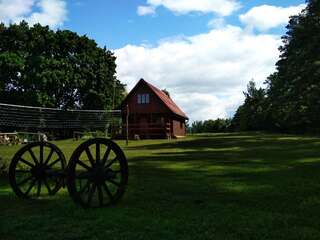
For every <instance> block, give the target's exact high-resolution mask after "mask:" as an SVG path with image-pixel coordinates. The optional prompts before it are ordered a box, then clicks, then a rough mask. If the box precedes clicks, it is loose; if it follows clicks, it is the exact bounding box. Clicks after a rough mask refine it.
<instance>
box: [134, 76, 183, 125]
mask: <svg viewBox="0 0 320 240" xmlns="http://www.w3.org/2000/svg"><path fill="white" fill-rule="evenodd" d="M141 81H143V82H144V83H145V84H147V85H148V86H149V87H150V89H151V90H152V91H153V92H154V93H155V94H156V95H157V96H158V97H159V98H160V99H161V101H162V102H163V103H164V104H165V105H166V106H167V107H168V108H169V109H170V110H171V111H172V112H173V113H174V114H177V115H178V116H181V117H183V118H186V119H188V117H187V115H186V114H185V113H184V112H183V111H182V110H181V109H180V108H179V107H178V106H177V104H175V103H174V101H173V100H172V99H171V98H170V97H169V96H168V95H167V94H165V93H164V92H163V91H162V90H160V89H159V88H157V87H155V86H153V85H152V84H151V83H148V82H147V81H145V80H144V79H140V81H139V82H141Z"/></svg>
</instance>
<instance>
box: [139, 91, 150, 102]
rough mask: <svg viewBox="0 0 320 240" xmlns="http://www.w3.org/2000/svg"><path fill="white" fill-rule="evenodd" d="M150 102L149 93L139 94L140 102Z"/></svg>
mask: <svg viewBox="0 0 320 240" xmlns="http://www.w3.org/2000/svg"><path fill="white" fill-rule="evenodd" d="M146 103H150V96H149V93H145V94H138V104H146Z"/></svg>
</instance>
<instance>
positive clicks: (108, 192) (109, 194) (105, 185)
mask: <svg viewBox="0 0 320 240" xmlns="http://www.w3.org/2000/svg"><path fill="white" fill-rule="evenodd" d="M102 186H103V188H104V191H105V192H106V193H107V194H108V196H109V198H110V200H111V201H113V196H112V194H111V192H110V190H109V188H108V186H107V184H106V183H105V182H103V184H102Z"/></svg>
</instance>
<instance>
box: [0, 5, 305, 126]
mask: <svg viewBox="0 0 320 240" xmlns="http://www.w3.org/2000/svg"><path fill="white" fill-rule="evenodd" d="M303 8H305V4H304V1H303V0H281V1H279V0H278V1H276V0H250V1H244V0H90V1H89V0H0V21H1V22H4V23H5V24H9V23H14V22H19V21H21V20H25V21H27V22H29V24H31V25H32V24H35V23H41V24H43V25H49V26H50V27H51V28H52V29H58V28H59V29H69V30H71V31H75V32H77V33H78V34H80V35H84V34H86V35H87V36H89V37H90V38H92V39H94V40H95V41H96V42H97V43H98V44H99V46H101V47H102V46H106V47H107V48H109V49H111V50H112V51H113V52H114V53H115V55H116V57H117V60H116V63H117V77H118V79H119V80H120V81H122V82H123V83H125V84H127V89H128V91H129V90H130V89H131V88H132V87H133V86H134V85H135V83H136V82H137V81H138V80H139V79H140V78H144V79H146V80H147V81H149V82H151V83H153V84H154V85H156V86H158V87H159V88H161V89H163V88H166V89H167V90H168V91H169V92H170V95H171V96H172V98H173V99H174V100H175V101H176V102H177V104H178V105H179V106H180V107H181V108H182V109H183V110H184V111H185V112H186V114H187V115H188V116H189V118H190V120H191V121H194V120H205V119H215V118H218V117H220V118H226V117H232V115H233V114H234V112H235V110H236V109H237V108H238V106H239V105H240V104H242V102H243V99H244V97H243V94H242V92H243V91H244V90H245V89H246V85H247V83H248V82H249V81H250V80H252V79H254V81H255V82H256V83H257V85H258V86H263V82H264V81H265V79H266V78H267V77H268V75H270V74H271V73H272V72H274V71H275V63H276V62H277V60H278V56H279V51H278V47H279V46H280V45H281V35H283V34H284V33H285V26H286V24H287V22H288V20H289V16H291V15H294V14H298V13H299V12H301V10H302V9H303Z"/></svg>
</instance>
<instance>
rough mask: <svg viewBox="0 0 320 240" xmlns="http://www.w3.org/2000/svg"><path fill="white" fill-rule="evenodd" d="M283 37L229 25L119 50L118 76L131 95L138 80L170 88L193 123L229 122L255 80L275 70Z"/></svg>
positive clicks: (128, 46) (117, 51)
mask: <svg viewBox="0 0 320 240" xmlns="http://www.w3.org/2000/svg"><path fill="white" fill-rule="evenodd" d="M280 42H281V41H280V37H279V36H275V35H269V34H259V35H255V34H254V33H251V32H248V31H245V30H244V29H242V28H240V27H236V26H231V25H226V26H225V27H223V28H214V29H211V30H210V31H209V32H207V33H204V34H199V35H195V36H189V37H181V36H180V37H179V38H176V39H175V38H172V39H166V40H163V41H160V42H159V43H158V44H157V45H156V46H153V47H151V46H143V45H140V46H137V45H127V46H125V47H123V48H120V49H116V50H115V54H116V56H117V65H118V68H117V72H118V77H119V79H121V81H123V82H125V83H127V84H128V89H129V90H130V89H131V88H132V87H133V86H134V84H135V83H136V82H137V81H138V79H140V78H144V79H146V80H147V81H150V82H151V83H153V84H155V85H156V86H158V87H159V88H166V89H168V90H169V92H170V93H171V96H172V98H173V99H174V100H175V101H176V102H177V104H178V105H180V106H181V108H182V109H183V110H184V111H185V112H186V113H187V114H188V116H189V117H190V119H191V120H192V121H193V120H200V119H201V120H203V119H208V118H213V119H214V118H218V117H230V115H231V114H232V113H233V112H234V111H235V109H236V108H237V106H239V104H241V102H242V100H243V96H242V95H243V94H242V91H243V90H245V88H246V84H247V83H248V81H249V80H251V79H252V78H254V79H255V81H256V82H257V83H258V85H262V83H263V81H264V80H265V79H266V77H267V76H268V75H269V74H270V73H272V72H273V71H274V63H275V62H276V60H277V58H278V55H279V52H278V46H279V45H280Z"/></svg>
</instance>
